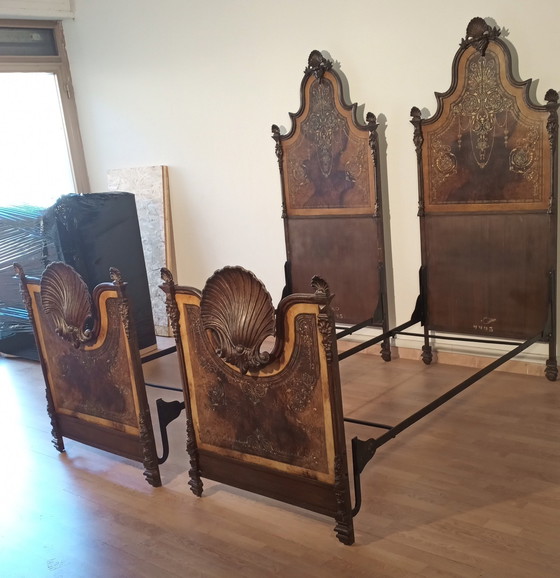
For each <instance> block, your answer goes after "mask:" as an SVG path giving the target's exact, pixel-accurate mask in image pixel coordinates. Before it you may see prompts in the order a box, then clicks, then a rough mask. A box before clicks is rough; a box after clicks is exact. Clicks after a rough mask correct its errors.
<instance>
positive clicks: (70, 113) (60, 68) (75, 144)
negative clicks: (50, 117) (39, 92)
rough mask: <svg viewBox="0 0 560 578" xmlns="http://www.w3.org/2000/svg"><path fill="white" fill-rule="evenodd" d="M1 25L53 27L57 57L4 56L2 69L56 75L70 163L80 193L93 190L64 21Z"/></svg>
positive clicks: (1, 21)
mask: <svg viewBox="0 0 560 578" xmlns="http://www.w3.org/2000/svg"><path fill="white" fill-rule="evenodd" d="M0 28H28V29H33V28H36V29H51V30H53V35H54V40H55V44H56V50H57V53H58V55H57V56H2V55H0V73H2V72H23V73H25V72H46V73H52V74H54V75H55V78H56V80H57V83H58V89H59V93H60V103H61V109H62V116H63V120H64V126H65V130H66V138H67V142H68V151H69V155H70V164H71V168H72V176H73V179H74V184H75V188H76V192H78V193H81V194H85V193H89V192H90V186H89V178H88V173H87V167H86V160H85V155H84V148H83V144H82V137H81V133H80V127H79V123H78V110H77V107H76V101H75V99H74V89H73V87H72V77H71V75H70V64H69V61H68V55H67V53H66V43H65V40H64V33H63V30H62V22H60V21H58V20H57V21H54V20H11V19H10V20H5V19H0Z"/></svg>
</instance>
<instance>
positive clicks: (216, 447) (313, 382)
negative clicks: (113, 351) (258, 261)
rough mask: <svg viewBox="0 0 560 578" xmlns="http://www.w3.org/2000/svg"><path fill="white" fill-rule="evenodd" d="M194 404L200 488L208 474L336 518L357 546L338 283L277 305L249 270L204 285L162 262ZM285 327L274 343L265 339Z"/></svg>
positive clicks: (191, 415) (195, 480)
mask: <svg viewBox="0 0 560 578" xmlns="http://www.w3.org/2000/svg"><path fill="white" fill-rule="evenodd" d="M162 278H163V280H164V281H165V282H164V283H163V284H162V285H161V287H162V289H163V290H164V291H165V292H166V303H167V310H168V314H169V318H170V322H171V327H172V329H173V333H174V335H175V338H176V341H177V351H178V356H179V364H180V368H181V374H182V377H183V385H184V395H185V405H186V409H187V434H188V441H187V450H188V453H189V457H190V470H189V476H190V482H189V485H190V487H191V489H192V491H193V493H194V494H195V495H197V496H200V495H201V494H202V480H201V478H208V479H211V480H215V481H218V482H221V483H225V484H228V485H231V486H235V487H238V488H242V489H244V490H248V491H251V492H255V493H258V494H262V495H264V496H268V497H271V498H275V499H277V500H282V501H284V502H288V503H291V504H294V505H296V506H300V507H302V508H306V509H309V510H312V511H315V512H319V513H321V514H325V515H327V516H331V517H333V518H335V520H336V527H335V531H336V533H337V537H338V539H339V540H340V541H341V542H343V543H345V544H351V543H353V541H354V530H353V522H352V513H351V506H350V491H349V479H348V470H347V458H346V446H345V439H344V423H343V416H342V400H341V390H340V378H339V373H338V361H337V355H336V341H335V335H334V320H333V315H332V310H331V308H330V301H331V295H330V293H329V289H328V286H327V285H326V283H325V282H324V281H322V280H321V279H319V278H314V280H313V286H314V288H315V293H314V294H310V295H305V294H292V295H290V296H288V297H285V298H284V299H283V300H282V301H281V302H280V304H279V306H278V309H277V310H276V311H275V310H274V308H273V306H272V300H271V297H270V295H269V293H268V292H267V291H266V289H265V287H264V285H263V284H262V283H261V282H260V281H259V280H258V279H257V278H256V277H255V276H254V275H253V274H252V273H250V272H249V271H246V270H245V269H243V268H241V267H225V268H224V269H221V270H219V271H217V272H216V273H214V275H213V276H212V277H210V279H209V280H208V281H207V283H206V285H205V287H204V289H203V291H202V292H200V291H198V290H197V289H193V288H190V287H181V286H178V285H176V284H175V282H174V280H173V277H172V275H171V273H170V272H169V270H167V269H162ZM272 336H275V341H274V346H273V347H272V346H271V347H269V348H266V347H262V344H263V342H264V341H265V340H266V339H267V338H271V337H272Z"/></svg>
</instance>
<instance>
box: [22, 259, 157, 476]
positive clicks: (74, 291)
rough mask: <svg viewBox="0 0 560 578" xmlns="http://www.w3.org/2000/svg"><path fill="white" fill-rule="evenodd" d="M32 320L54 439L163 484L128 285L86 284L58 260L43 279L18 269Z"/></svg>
mask: <svg viewBox="0 0 560 578" xmlns="http://www.w3.org/2000/svg"><path fill="white" fill-rule="evenodd" d="M16 269H17V270H18V273H19V274H20V279H21V282H22V294H23V296H24V299H25V300H26V306H27V309H28V312H29V315H30V318H31V320H32V325H33V330H34V334H35V338H36V341H37V347H38V350H39V355H40V360H41V365H42V369H43V374H44V377H45V384H46V388H47V410H48V412H49V416H50V418H51V424H52V427H53V431H52V433H53V443H54V445H55V447H56V448H57V449H58V450H59V451H64V442H63V438H64V437H68V438H71V439H74V440H76V441H79V442H82V443H86V444H88V445H92V446H95V447H98V448H100V449H103V450H106V451H109V452H112V453H115V454H118V455H122V456H125V457H128V458H130V459H133V460H136V461H139V462H142V463H143V464H144V467H145V472H144V475H145V477H146V479H147V481H148V482H149V483H150V484H151V485H153V486H159V485H161V479H160V474H159V469H158V464H157V454H156V448H155V441H154V436H153V431H152V424H151V418H150V412H149V408H148V401H147V397H146V391H145V385H144V380H143V375H142V369H141V361H140V353H139V350H138V345H137V341H136V333H135V331H134V327H133V322H132V320H131V318H130V314H129V307H128V301H127V299H126V297H125V284H124V283H123V282H122V280H121V278H120V273H119V272H118V271H117V270H113V272H112V274H113V276H114V282H113V283H112V284H111V283H102V284H100V285H98V286H97V287H96V288H95V290H94V293H93V299H90V296H89V293H88V290H87V286H86V284H85V282H84V281H83V279H82V278H81V277H80V276H79V275H78V274H77V273H76V271H75V270H74V269H73V268H72V267H70V266H69V265H66V264H65V263H52V264H51V265H49V266H48V267H47V269H45V271H44V273H43V276H42V278H41V280H40V282H39V280H34V279H28V278H27V277H25V274H24V273H23V270H22V269H21V268H20V267H19V266H16Z"/></svg>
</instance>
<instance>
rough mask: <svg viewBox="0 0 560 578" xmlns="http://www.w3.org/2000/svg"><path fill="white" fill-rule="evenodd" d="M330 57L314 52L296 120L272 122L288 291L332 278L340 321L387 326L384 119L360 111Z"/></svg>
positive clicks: (301, 93) (304, 288) (298, 289)
mask: <svg viewBox="0 0 560 578" xmlns="http://www.w3.org/2000/svg"><path fill="white" fill-rule="evenodd" d="M343 88H344V87H343V84H342V80H341V77H340V76H339V75H338V73H337V72H336V71H335V70H334V69H333V64H332V62H331V61H330V60H327V59H326V58H324V57H323V56H322V55H321V53H320V52H319V51H317V50H314V51H313V52H311V54H310V56H309V59H308V66H307V68H306V69H305V72H304V77H303V80H302V82H301V90H300V96H301V105H300V109H299V111H298V112H297V113H295V114H293V113H290V118H291V120H292V128H291V130H290V132H289V133H288V134H280V128H279V127H278V126H277V125H273V126H272V136H273V138H274V140H275V141H276V155H277V158H278V164H279V167H280V178H281V186H282V200H283V211H282V213H283V214H282V216H283V219H284V231H285V241H286V253H287V262H286V291H285V295H286V294H289V293H297V292H306V291H307V290H308V283H309V279H311V277H312V276H313V275H320V276H321V277H324V278H325V279H328V280H329V284H330V286H331V289H332V291H333V292H334V293H335V294H336V305H333V307H334V310H335V320H336V322H337V323H345V324H358V323H362V322H364V321H367V323H366V325H373V326H378V327H381V328H383V330H384V331H386V330H387V327H388V326H387V305H386V293H387V290H386V280H385V269H384V267H385V251H384V239H383V216H382V203H381V201H382V198H381V197H382V195H381V185H380V176H379V151H378V138H377V126H378V125H377V121H376V118H375V115H373V114H372V113H368V114H367V116H366V124H361V123H360V122H359V121H358V120H357V118H356V110H357V105H356V104H352V105H349V104H347V103H346V101H345V98H344V94H343Z"/></svg>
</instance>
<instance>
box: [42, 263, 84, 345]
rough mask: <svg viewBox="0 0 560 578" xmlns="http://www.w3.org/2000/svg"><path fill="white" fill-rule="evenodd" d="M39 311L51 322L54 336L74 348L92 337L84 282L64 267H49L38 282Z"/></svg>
mask: <svg viewBox="0 0 560 578" xmlns="http://www.w3.org/2000/svg"><path fill="white" fill-rule="evenodd" d="M41 300H42V304H43V310H44V311H45V313H46V314H47V315H50V316H51V318H52V319H53V322H54V326H55V332H56V334H57V335H59V336H60V337H62V338H63V339H65V340H66V341H69V342H70V343H72V344H73V345H74V347H76V348H78V347H80V345H81V344H82V343H85V342H87V341H89V340H90V339H91V337H92V335H91V329H89V328H88V327H87V324H88V323H89V321H90V319H91V318H92V305H91V297H90V294H89V291H88V288H87V285H86V283H85V282H84V280H83V279H82V278H81V277H80V275H78V273H76V271H75V270H74V269H72V267H70V266H69V265H66V264H65V263H60V262H55V263H51V264H50V265H49V266H48V267H47V268H46V269H45V271H44V273H43V276H42V278H41Z"/></svg>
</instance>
